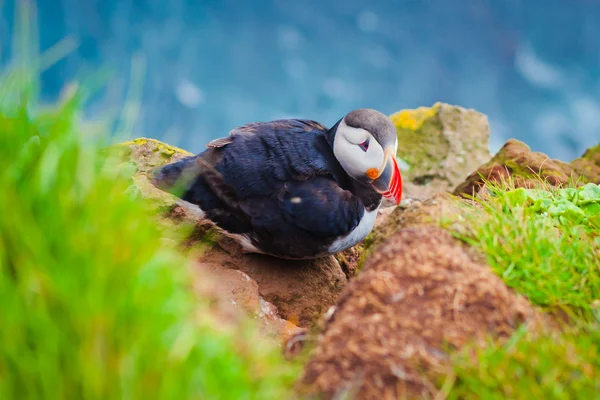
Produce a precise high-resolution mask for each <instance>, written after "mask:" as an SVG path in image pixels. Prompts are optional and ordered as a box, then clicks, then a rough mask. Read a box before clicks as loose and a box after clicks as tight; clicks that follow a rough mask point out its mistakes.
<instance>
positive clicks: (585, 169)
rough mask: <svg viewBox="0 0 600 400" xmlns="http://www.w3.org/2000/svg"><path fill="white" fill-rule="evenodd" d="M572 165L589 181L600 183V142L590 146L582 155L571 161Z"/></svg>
mask: <svg viewBox="0 0 600 400" xmlns="http://www.w3.org/2000/svg"><path fill="white" fill-rule="evenodd" d="M571 167H573V169H574V170H575V172H577V173H578V174H579V175H582V176H584V177H585V178H586V180H587V181H589V182H592V183H596V184H600V144H598V145H596V146H594V147H590V148H589V149H587V150H586V151H585V153H583V155H582V156H581V157H579V158H577V159H575V160H573V161H571Z"/></svg>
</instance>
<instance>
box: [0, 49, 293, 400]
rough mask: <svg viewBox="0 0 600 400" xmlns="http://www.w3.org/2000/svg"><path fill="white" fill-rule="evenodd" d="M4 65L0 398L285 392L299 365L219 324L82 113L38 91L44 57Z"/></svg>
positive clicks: (0, 83)
mask: <svg viewBox="0 0 600 400" xmlns="http://www.w3.org/2000/svg"><path fill="white" fill-rule="evenodd" d="M26 60H29V61H28V62H23V59H18V60H15V61H14V62H11V63H7V65H5V67H4V69H3V70H2V71H1V72H0V73H1V75H0V159H1V160H2V167H1V168H0V304H1V308H2V311H1V312H0V327H1V328H0V398H2V399H62V398H68V399H114V398H119V399H185V398H195V399H254V398H257V399H267V398H269V399H275V398H277V399H283V398H288V397H289V396H290V395H291V389H290V388H291V385H292V384H293V382H294V379H295V377H296V376H297V373H298V371H297V367H296V366H294V365H292V364H289V363H287V362H286V361H285V360H283V357H282V356H281V354H280V349H279V348H277V347H276V346H274V345H273V344H272V343H271V342H267V341H266V340H264V339H263V338H262V336H260V335H259V333H258V330H257V329H258V328H257V327H256V325H255V324H254V323H253V321H250V320H243V322H242V323H240V324H239V325H235V326H220V325H219V324H218V322H217V321H216V318H215V317H214V311H213V310H212V309H211V308H210V305H209V303H208V301H207V300H205V299H202V298H197V296H196V295H195V294H194V292H193V291H192V290H191V289H190V288H189V287H190V286H191V279H192V277H191V275H190V273H189V270H188V268H187V267H186V263H187V260H186V259H184V258H183V257H182V256H180V255H179V254H178V253H177V252H176V251H175V250H173V249H171V248H167V247H165V246H164V245H163V242H162V241H161V236H162V232H161V231H160V230H159V228H158V227H157V226H156V224H155V223H154V222H153V221H152V216H149V215H147V213H146V212H145V210H146V208H145V207H141V205H140V202H141V201H142V200H140V199H133V198H131V196H128V195H127V193H126V190H127V188H128V185H129V182H128V180H127V173H126V172H123V171H119V170H117V169H114V168H109V167H107V166H110V165H111V164H110V163H106V162H105V161H106V159H105V158H103V157H101V148H102V141H103V140H104V139H106V137H105V136H104V135H102V134H101V135H98V136H97V137H94V135H92V131H91V130H90V129H91V126H90V125H86V124H85V122H84V120H83V118H81V112H80V110H81V106H82V102H83V101H84V100H85V96H84V95H85V91H83V90H79V89H77V88H76V87H72V88H71V89H72V90H67V91H65V96H64V97H63V99H61V101H60V102H59V103H58V104H55V105H52V106H46V107H42V106H41V105H39V104H38V103H37V101H36V99H37V89H36V88H37V85H36V83H35V82H36V81H37V77H36V74H38V73H39V71H40V69H39V68H38V67H39V66H40V64H41V61H40V60H42V61H43V60H44V58H43V57H41V58H35V57H29V58H26Z"/></svg>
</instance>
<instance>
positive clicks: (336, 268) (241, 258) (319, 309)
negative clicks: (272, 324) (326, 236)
mask: <svg viewBox="0 0 600 400" xmlns="http://www.w3.org/2000/svg"><path fill="white" fill-rule="evenodd" d="M217 244H218V246H212V247H210V248H208V249H207V250H206V252H205V253H203V254H202V256H201V257H200V260H199V263H200V264H202V265H210V266H212V268H221V269H222V268H232V269H236V270H240V271H243V272H244V273H246V274H247V275H249V276H250V277H252V279H253V280H255V281H256V283H257V284H258V288H259V293H260V295H261V297H263V298H264V299H265V300H267V301H269V302H271V303H272V304H274V306H275V307H276V308H277V310H278V312H279V314H280V315H281V316H282V317H283V318H285V319H287V320H289V321H291V322H292V323H294V324H297V325H300V326H303V327H308V326H311V325H312V323H313V322H315V321H317V320H318V319H319V317H320V316H321V315H322V314H323V313H325V311H327V309H328V308H329V307H330V306H331V305H333V304H335V301H336V299H337V297H338V296H339V294H340V292H341V291H342V289H343V288H344V286H345V285H346V276H345V275H344V272H343V271H342V269H341V268H340V265H339V263H338V262H337V261H336V259H335V258H334V257H325V258H320V259H316V260H309V261H295V260H281V259H278V258H274V257H269V256H264V255H260V254H242V253H241V251H240V248H239V246H238V245H237V243H235V242H234V241H233V240H231V239H229V238H227V237H220V238H219V239H218V241H217Z"/></svg>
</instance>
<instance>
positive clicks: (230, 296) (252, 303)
mask: <svg viewBox="0 0 600 400" xmlns="http://www.w3.org/2000/svg"><path fill="white" fill-rule="evenodd" d="M196 268H198V272H199V275H198V276H199V278H200V277H201V278H202V279H198V280H197V282H196V285H195V286H196V289H197V290H198V292H199V293H200V294H202V295H205V294H206V293H207V292H208V293H212V296H211V298H212V299H213V301H217V302H218V303H219V304H218V308H219V309H220V310H227V309H230V308H233V309H238V310H240V311H243V312H245V313H247V314H249V315H250V316H252V317H254V318H256V319H258V321H259V323H260V327H261V329H262V332H263V333H264V334H265V335H269V336H271V337H273V338H275V339H278V340H283V341H285V340H288V339H289V338H290V337H291V336H292V335H293V334H294V333H295V332H296V330H298V329H299V328H298V326H296V325H295V324H293V323H291V322H290V321H287V320H285V319H283V318H281V316H280V315H279V312H278V310H277V308H276V307H275V306H274V305H273V304H271V303H269V302H268V301H266V300H264V299H263V298H262V297H261V296H260V294H259V291H258V284H257V283H256V281H255V280H254V279H252V278H250V276H248V275H247V274H246V273H244V272H242V271H240V270H236V269H228V268H221V267H219V266H217V265H215V264H210V263H205V262H198V263H197V264H196ZM231 312H233V311H231Z"/></svg>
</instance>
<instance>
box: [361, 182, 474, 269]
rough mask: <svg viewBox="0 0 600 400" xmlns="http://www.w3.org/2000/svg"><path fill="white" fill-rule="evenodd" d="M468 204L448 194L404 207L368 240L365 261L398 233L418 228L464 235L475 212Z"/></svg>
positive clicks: (391, 216) (364, 250) (386, 220)
mask: <svg viewBox="0 0 600 400" xmlns="http://www.w3.org/2000/svg"><path fill="white" fill-rule="evenodd" d="M467 206H468V204H467V201H466V200H464V199H462V198H460V197H456V196H454V195H452V194H450V193H447V192H444V193H439V194H436V195H434V196H433V197H431V198H429V199H427V200H424V201H410V202H404V203H403V204H400V207H398V208H396V209H395V210H393V211H392V212H391V213H390V215H389V217H388V218H386V219H385V221H383V222H382V223H381V224H380V225H378V226H377V227H376V228H374V229H373V231H371V233H370V234H369V235H368V236H367V238H366V239H365V240H364V244H363V254H364V255H363V257H365V258H366V257H367V255H368V254H371V253H372V252H373V251H374V249H375V248H376V247H377V246H378V245H380V244H381V243H383V242H384V241H385V240H386V239H387V238H388V237H390V236H392V235H394V234H395V233H396V232H398V231H400V230H402V229H404V228H408V227H414V226H421V225H434V226H444V227H446V228H447V229H448V230H450V231H454V232H462V233H466V232H464V229H465V225H464V224H462V223H460V222H461V221H464V216H465V215H466V214H467V213H472V212H474V211H475V209H474V208H473V207H467Z"/></svg>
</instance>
